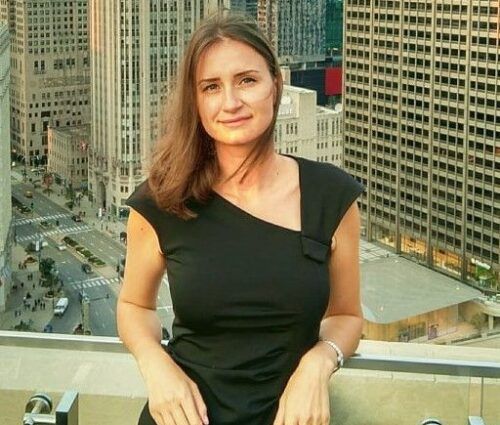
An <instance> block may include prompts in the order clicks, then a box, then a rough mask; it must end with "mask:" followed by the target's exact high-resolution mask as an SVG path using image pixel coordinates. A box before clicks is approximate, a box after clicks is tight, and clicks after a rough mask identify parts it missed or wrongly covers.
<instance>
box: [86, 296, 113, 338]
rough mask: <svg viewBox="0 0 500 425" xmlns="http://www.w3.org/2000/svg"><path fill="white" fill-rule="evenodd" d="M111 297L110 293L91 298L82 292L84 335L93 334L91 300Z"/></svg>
mask: <svg viewBox="0 0 500 425" xmlns="http://www.w3.org/2000/svg"><path fill="white" fill-rule="evenodd" d="M106 299H109V294H106V295H105V296H104V297H97V298H90V297H89V296H88V295H87V294H86V293H82V294H81V303H82V328H83V334H84V335H92V331H91V330H90V302H91V301H99V300H106Z"/></svg>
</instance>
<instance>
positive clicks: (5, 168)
mask: <svg viewBox="0 0 500 425" xmlns="http://www.w3.org/2000/svg"><path fill="white" fill-rule="evenodd" d="M9 80H10V39H9V29H8V26H7V22H5V21H3V22H0V199H1V200H2V207H1V208H2V211H1V213H0V312H1V311H4V310H5V302H6V298H7V296H8V294H9V291H10V283H11V282H10V281H11V272H10V247H11V239H12V238H11V231H10V229H11V220H12V205H11V186H10V167H11V164H10V143H9V141H10V119H9V115H10V95H9Z"/></svg>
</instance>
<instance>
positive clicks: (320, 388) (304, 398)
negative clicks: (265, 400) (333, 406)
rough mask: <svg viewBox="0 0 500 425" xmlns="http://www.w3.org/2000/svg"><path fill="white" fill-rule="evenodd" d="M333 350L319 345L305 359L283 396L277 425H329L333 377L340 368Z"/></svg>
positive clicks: (276, 421) (277, 416) (275, 424)
mask: <svg viewBox="0 0 500 425" xmlns="http://www.w3.org/2000/svg"><path fill="white" fill-rule="evenodd" d="M329 350H330V348H329V347H328V346H327V345H326V344H322V343H318V344H316V345H315V346H314V347H313V348H312V349H311V350H309V351H308V352H307V353H306V354H304V356H303V357H302V358H301V360H300V363H299V365H298V366H297V369H296V370H295V372H294V373H293V374H292V375H291V377H290V379H289V380H288V383H287V385H286V387H285V391H284V392H283V394H282V395H281V398H280V401H279V407H278V412H277V414H276V418H275V420H274V422H273V425H328V424H329V423H330V397H329V392H328V386H329V381H330V376H331V374H332V372H333V370H334V369H335V367H336V361H335V360H334V359H333V357H335V356H333V355H332V353H331V352H330V351H329Z"/></svg>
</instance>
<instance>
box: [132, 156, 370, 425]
mask: <svg viewBox="0 0 500 425" xmlns="http://www.w3.org/2000/svg"><path fill="white" fill-rule="evenodd" d="M293 158H294V159H295V160H296V161H297V162H298V164H299V172H300V191H301V226H302V230H301V231H295V230H290V229H288V228H285V227H281V226H279V225H276V224H272V223H269V222H267V221H264V220H262V219H259V218H257V217H254V216H253V215H251V214H249V213H247V212H245V211H244V210H242V209H241V208H239V207H237V206H236V205H234V204H232V203H231V202H229V201H228V200H226V199H225V198H223V197H221V196H220V195H218V194H217V193H215V192H214V193H213V196H212V197H211V199H210V200H209V201H208V202H207V203H205V204H200V203H197V202H195V201H191V202H189V203H188V206H189V207H190V208H191V209H192V210H194V211H195V212H197V213H198V217H197V218H196V219H192V220H188V221H184V220H182V219H180V218H178V217H176V216H174V215H172V214H168V213H165V212H163V211H161V210H160V209H159V208H158V207H157V206H156V204H155V202H154V201H153V200H152V198H151V197H150V195H149V186H148V184H147V181H146V182H144V183H142V184H141V185H140V186H139V187H138V188H137V189H136V190H135V192H134V193H133V194H132V195H131V196H130V198H129V199H128V200H127V205H129V206H130V207H132V208H133V209H134V210H136V211H137V212H139V213H140V214H141V215H143V216H144V217H145V218H146V219H147V220H148V221H149V222H150V223H151V225H152V226H153V228H154V229H155V231H156V232H157V235H158V238H159V242H160V246H161V249H162V252H163V253H164V254H165V255H166V258H167V273H168V280H169V283H170V291H171V296H172V304H173V310H174V313H175V319H174V322H173V326H172V331H173V332H172V333H173V337H172V339H171V340H170V343H169V345H168V347H167V348H166V349H167V351H168V353H169V354H170V355H171V357H172V358H173V359H174V360H175V362H176V363H177V364H178V365H179V366H180V367H181V368H182V369H183V370H184V371H185V373H186V374H187V375H188V376H189V377H190V378H191V379H192V380H193V381H194V382H195V383H196V384H197V385H198V387H199V389H200V392H201V395H202V396H203V400H204V402H205V404H206V406H207V409H208V416H209V419H210V424H211V425H229V424H231V425H247V424H248V425H271V424H272V423H273V421H274V418H275V415H276V412H277V408H278V402H279V398H280V396H281V394H282V393H283V390H284V388H285V386H286V383H287V381H288V379H289V377H290V375H291V374H292V373H293V371H294V370H295V368H296V367H297V365H298V362H299V360H300V358H301V357H302V355H303V354H304V353H305V352H306V351H308V350H309V349H310V348H312V347H313V346H314V345H315V344H316V342H317V341H318V333H319V325H320V321H321V319H322V317H323V314H324V313H325V310H326V307H327V304H328V298H329V292H330V289H329V288H330V286H329V277H328V259H329V254H330V241H331V237H332V235H333V233H334V231H335V230H336V228H337V226H338V224H339V222H340V220H341V218H342V216H343V215H344V213H345V212H346V210H347V209H348V207H349V206H350V205H351V204H352V203H353V202H354V200H356V198H357V197H358V196H359V195H360V193H361V192H363V186H362V185H361V184H359V183H358V182H357V181H356V180H354V179H353V178H352V177H351V176H350V175H349V174H347V173H346V172H344V171H343V170H341V169H340V168H338V167H336V166H333V165H331V164H325V163H317V162H314V161H310V160H307V159H304V158H300V157H293ZM137 284H140V282H137ZM139 423H140V424H142V425H146V424H154V421H153V420H152V418H151V416H150V415H149V412H148V408H147V405H146V406H145V408H144V410H143V412H142V414H141V418H140V422H139Z"/></svg>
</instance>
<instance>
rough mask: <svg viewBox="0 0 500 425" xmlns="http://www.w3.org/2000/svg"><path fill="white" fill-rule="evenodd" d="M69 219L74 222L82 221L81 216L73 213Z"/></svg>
mask: <svg viewBox="0 0 500 425" xmlns="http://www.w3.org/2000/svg"><path fill="white" fill-rule="evenodd" d="M71 219H72V220H73V221H75V222H76V223H80V222H81V221H82V218H81V217H80V216H79V215H76V214H74V215H73V216H72V217H71Z"/></svg>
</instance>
